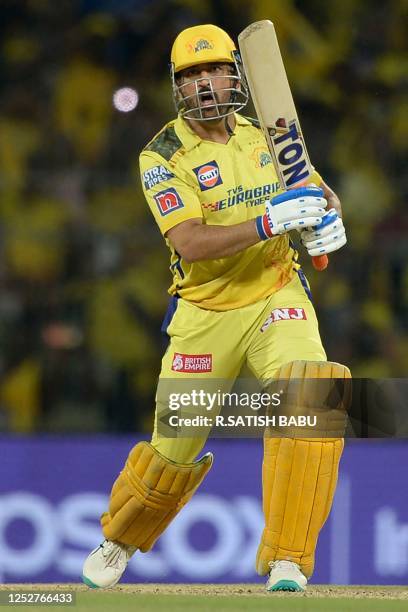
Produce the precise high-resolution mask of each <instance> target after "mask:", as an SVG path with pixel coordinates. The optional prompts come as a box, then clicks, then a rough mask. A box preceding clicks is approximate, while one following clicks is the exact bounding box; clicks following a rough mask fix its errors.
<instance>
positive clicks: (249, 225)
mask: <svg viewBox="0 0 408 612" xmlns="http://www.w3.org/2000/svg"><path fill="white" fill-rule="evenodd" d="M169 239H170V242H172V243H173V246H175V248H176V250H177V252H178V253H179V254H180V255H181V257H182V258H183V259H184V260H185V261H187V262H188V263H192V262H194V261H205V260H209V259H221V258H222V257H230V256H232V255H235V254H236V253H239V252H240V251H243V250H244V249H246V248H248V247H250V246H252V245H254V244H256V243H257V242H259V236H258V233H257V231H256V227H255V221H254V220H253V221H245V222H244V223H238V224H237V225H230V226H222V225H204V224H203V225H201V224H199V225H194V226H193V227H191V228H190V232H189V233H188V235H187V236H186V235H184V236H183V239H181V240H180V239H178V240H177V241H176V244H174V241H173V240H172V237H171V233H169Z"/></svg>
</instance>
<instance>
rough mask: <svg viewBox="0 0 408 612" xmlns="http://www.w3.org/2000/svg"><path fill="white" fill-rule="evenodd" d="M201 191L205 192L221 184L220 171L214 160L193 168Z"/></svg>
mask: <svg viewBox="0 0 408 612" xmlns="http://www.w3.org/2000/svg"><path fill="white" fill-rule="evenodd" d="M193 171H194V173H195V175H196V177H197V181H198V184H199V186H200V189H201V191H207V190H208V189H212V188H213V187H216V186H217V185H221V184H222V178H221V173H220V169H219V167H218V164H217V162H216V161H215V160H212V161H209V162H207V163H206V164H203V165H202V166H197V168H193Z"/></svg>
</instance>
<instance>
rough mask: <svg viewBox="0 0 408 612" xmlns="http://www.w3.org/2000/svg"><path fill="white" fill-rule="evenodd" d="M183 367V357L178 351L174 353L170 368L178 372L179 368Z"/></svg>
mask: <svg viewBox="0 0 408 612" xmlns="http://www.w3.org/2000/svg"><path fill="white" fill-rule="evenodd" d="M183 367H184V362H183V357H182V356H181V355H179V354H178V353H176V354H175V355H174V359H173V363H172V364H171V369H172V370H175V371H176V372H178V371H179V370H182V369H183Z"/></svg>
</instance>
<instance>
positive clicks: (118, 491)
mask: <svg viewBox="0 0 408 612" xmlns="http://www.w3.org/2000/svg"><path fill="white" fill-rule="evenodd" d="M212 462H213V456H212V454H211V453H207V454H206V455H204V456H203V457H202V458H201V459H200V460H199V461H197V462H195V463H187V464H181V463H175V462H173V461H170V460H168V459H166V458H165V457H163V455H161V454H160V453H159V452H158V451H157V450H156V449H154V448H153V447H152V446H151V445H150V444H149V443H148V442H140V443H139V444H136V446H134V447H133V449H132V450H131V452H130V454H129V456H128V459H127V461H126V464H125V467H124V469H123V470H122V472H121V473H120V474H119V476H118V478H117V479H116V481H115V483H114V485H113V487H112V492H111V497H110V502H109V511H108V512H106V513H105V514H103V515H102V517H101V525H102V531H103V534H104V536H105V538H107V539H108V540H116V541H119V542H121V543H123V544H128V545H130V546H136V547H137V548H138V549H139V550H141V551H142V552H146V551H148V550H150V548H151V547H152V546H153V544H154V543H155V541H156V540H157V538H158V537H159V536H160V535H161V534H162V532H163V531H164V530H165V529H166V527H167V526H168V525H169V523H170V522H171V521H172V520H173V518H174V517H175V516H176V515H177V514H178V512H179V511H180V510H181V508H182V507H183V506H184V505H185V504H186V503H187V502H188V501H189V499H190V498H191V497H192V496H193V494H194V493H195V491H196V489H197V488H198V487H199V485H200V484H201V482H202V481H203V480H204V477H205V475H206V474H207V472H208V470H209V469H210V467H211V465H212Z"/></svg>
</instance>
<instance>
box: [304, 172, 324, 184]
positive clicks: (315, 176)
mask: <svg viewBox="0 0 408 612" xmlns="http://www.w3.org/2000/svg"><path fill="white" fill-rule="evenodd" d="M322 182H323V179H322V177H321V176H320V174H319V173H318V172H317V170H315V168H313V172H312V174H311V175H310V177H309V178H308V180H307V184H308V185H310V184H311V183H312V184H313V185H316V186H317V187H320V185H321V184H322Z"/></svg>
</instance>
